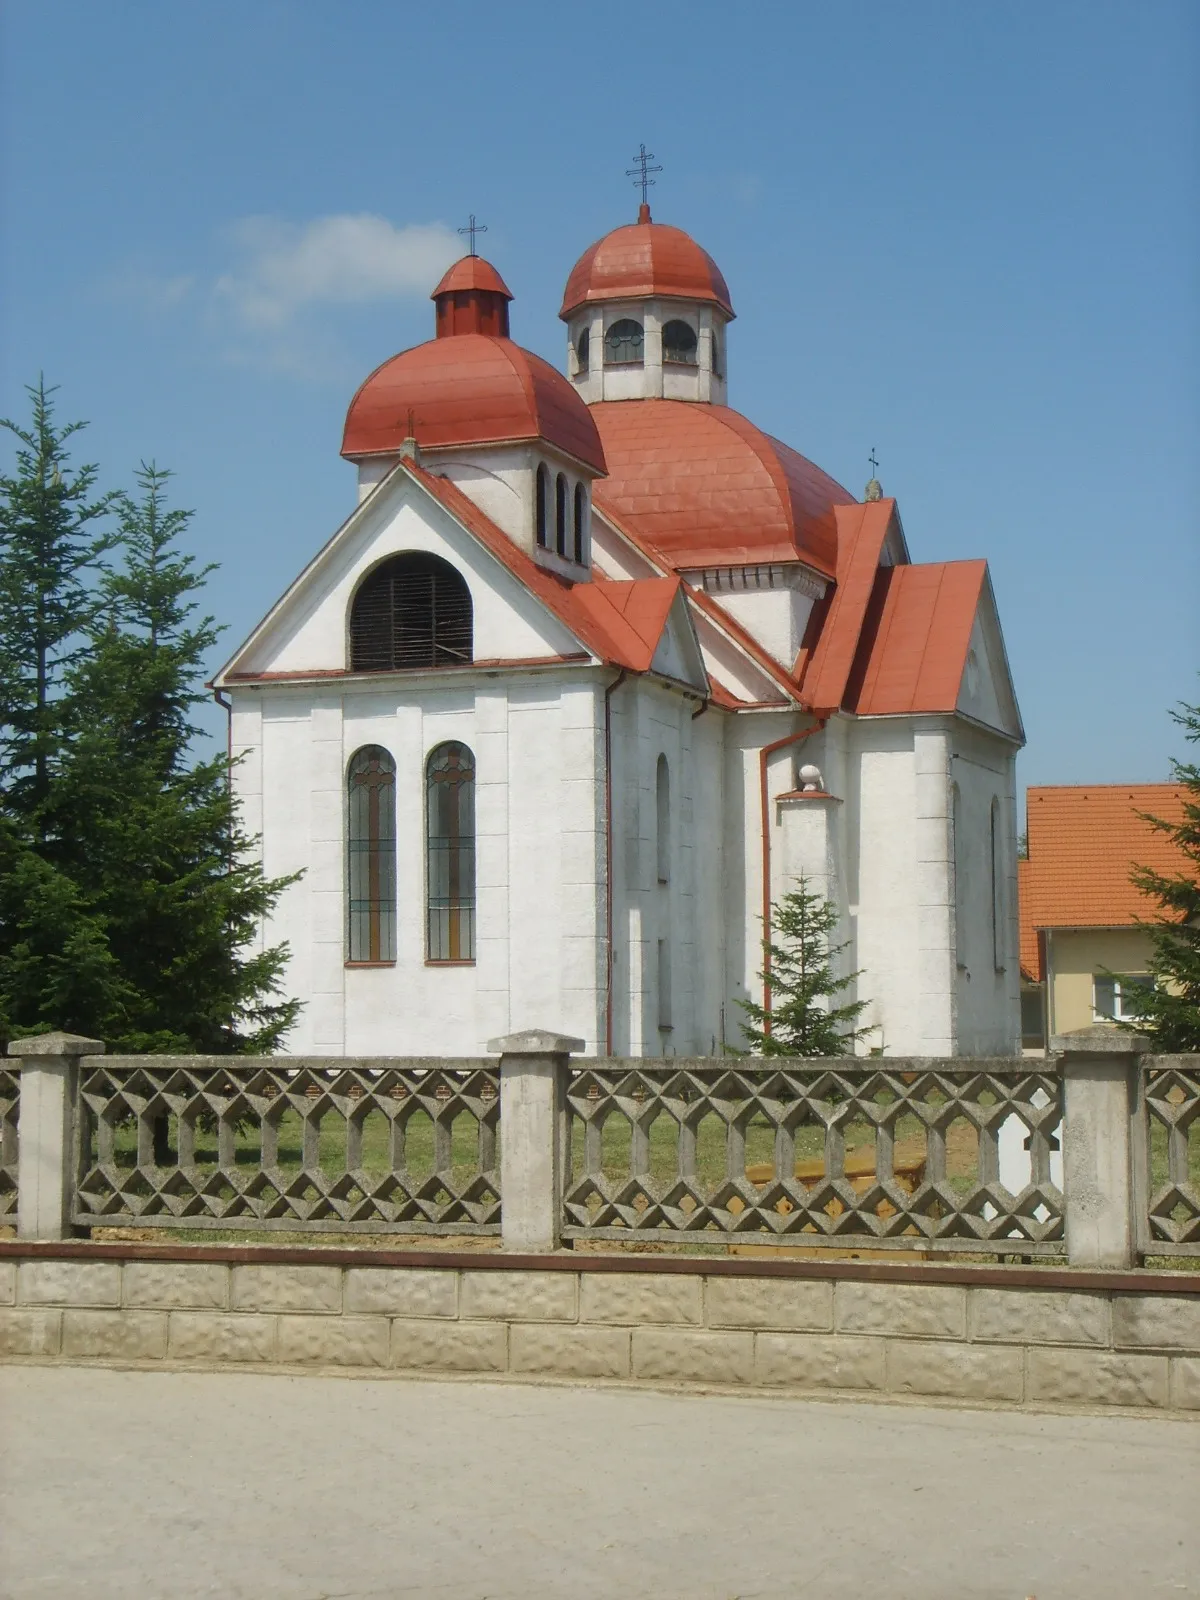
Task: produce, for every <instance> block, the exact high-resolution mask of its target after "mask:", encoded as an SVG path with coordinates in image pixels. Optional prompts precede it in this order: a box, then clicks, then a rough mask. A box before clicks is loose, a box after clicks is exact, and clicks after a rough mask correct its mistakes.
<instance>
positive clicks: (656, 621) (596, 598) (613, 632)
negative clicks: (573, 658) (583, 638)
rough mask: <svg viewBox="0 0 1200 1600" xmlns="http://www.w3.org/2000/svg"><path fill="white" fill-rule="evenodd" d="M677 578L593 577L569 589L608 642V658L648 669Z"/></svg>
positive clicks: (674, 593) (645, 670)
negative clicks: (614, 578)
mask: <svg viewBox="0 0 1200 1600" xmlns="http://www.w3.org/2000/svg"><path fill="white" fill-rule="evenodd" d="M679 588H680V584H679V579H678V578H635V579H632V580H622V581H618V582H615V583H613V582H610V581H609V580H608V579H606V578H593V580H592V582H591V583H581V584H580V585H579V586H578V587H577V588H576V589H574V590H572V592H571V599H572V602H573V603H574V604H575V605H577V606H579V607H580V608H581V609H582V610H583V611H584V612H585V613H586V614H587V616H588V617H589V618H590V619H591V622H592V624H593V626H594V627H595V628H596V630H597V633H598V634H599V635H601V636H603V637H604V638H606V639H608V640H609V641H610V647H609V648H610V651H611V659H612V660H614V661H616V660H617V659H618V657H619V658H620V660H621V665H623V666H629V667H633V668H634V669H635V670H636V671H638V672H647V671H649V669H650V664H651V662H652V661H653V660H654V652H655V651H656V650H657V649H658V642H659V640H660V639H661V638H662V632H663V629H664V628H665V627H666V623H667V617H668V615H669V613H670V610H671V606H672V603H673V602H674V599H675V596H676V595H677V594H678V593H679Z"/></svg>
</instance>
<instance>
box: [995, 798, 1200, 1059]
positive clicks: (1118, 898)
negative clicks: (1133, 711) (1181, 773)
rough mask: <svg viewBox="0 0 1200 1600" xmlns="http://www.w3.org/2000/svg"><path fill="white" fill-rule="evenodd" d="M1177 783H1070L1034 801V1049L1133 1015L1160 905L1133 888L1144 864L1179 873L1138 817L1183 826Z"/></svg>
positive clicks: (1026, 943)
mask: <svg viewBox="0 0 1200 1600" xmlns="http://www.w3.org/2000/svg"><path fill="white" fill-rule="evenodd" d="M1183 796H1184V791H1183V789H1182V788H1180V786H1179V785H1178V784H1173V783H1140V784H1128V783H1115V784H1088V785H1080V786H1075V785H1062V786H1059V787H1055V788H1047V789H1030V790H1029V791H1028V794H1027V802H1026V816H1027V826H1028V834H1027V838H1028V846H1029V848H1028V855H1027V857H1026V859H1024V860H1022V861H1021V862H1020V863H1019V864H1018V876H1019V882H1020V900H1021V1033H1022V1040H1023V1043H1024V1045H1025V1047H1026V1048H1027V1049H1040V1048H1041V1047H1042V1046H1043V1045H1044V1042H1045V1040H1046V1039H1047V1038H1048V1037H1049V1036H1051V1035H1053V1034H1061V1033H1073V1032H1075V1030H1076V1029H1078V1028H1090V1027H1092V1026H1093V1025H1094V1024H1095V1023H1105V1022H1108V1023H1114V1024H1115V1023H1116V1022H1118V1021H1121V1020H1122V1019H1125V1018H1127V1017H1128V1014H1129V998H1130V993H1131V991H1132V990H1133V989H1135V988H1136V987H1137V986H1138V985H1140V984H1146V983H1149V981H1150V980H1149V978H1148V977H1147V975H1146V969H1147V962H1148V958H1149V955H1150V934H1149V932H1148V931H1147V930H1146V929H1145V928H1142V927H1139V926H1138V922H1139V921H1143V922H1146V921H1152V920H1153V919H1154V917H1155V915H1156V911H1157V904H1156V902H1155V901H1152V900H1147V898H1146V897H1145V896H1144V895H1143V894H1142V893H1141V892H1140V891H1139V890H1138V889H1136V888H1135V887H1134V885H1133V884H1132V882H1131V881H1130V874H1131V873H1132V871H1133V869H1134V867H1135V866H1143V867H1151V868H1153V869H1154V870H1155V871H1158V872H1164V873H1167V872H1176V871H1178V870H1179V868H1180V866H1181V865H1182V862H1183V857H1182V856H1181V855H1180V854H1179V852H1178V851H1177V849H1176V848H1175V845H1174V844H1173V842H1172V841H1171V839H1170V838H1169V837H1168V836H1167V835H1166V834H1163V833H1161V832H1159V831H1158V830H1157V829H1155V828H1152V827H1151V826H1150V824H1149V823H1148V822H1145V821H1143V819H1142V816H1140V815H1139V813H1144V814H1148V815H1150V816H1155V817H1163V818H1165V819H1166V820H1167V821H1171V822H1174V821H1178V820H1181V819H1182V816H1183Z"/></svg>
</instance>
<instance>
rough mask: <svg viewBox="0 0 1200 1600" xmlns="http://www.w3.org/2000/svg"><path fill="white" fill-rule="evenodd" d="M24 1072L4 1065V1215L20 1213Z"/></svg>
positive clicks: (0, 1213) (0, 1147)
mask: <svg viewBox="0 0 1200 1600" xmlns="http://www.w3.org/2000/svg"><path fill="white" fill-rule="evenodd" d="M20 1098H21V1074H20V1073H19V1072H13V1071H12V1070H11V1069H10V1068H8V1067H0V1219H4V1218H7V1217H12V1218H14V1219H15V1218H16V1215H17V1110H18V1107H19V1106H20Z"/></svg>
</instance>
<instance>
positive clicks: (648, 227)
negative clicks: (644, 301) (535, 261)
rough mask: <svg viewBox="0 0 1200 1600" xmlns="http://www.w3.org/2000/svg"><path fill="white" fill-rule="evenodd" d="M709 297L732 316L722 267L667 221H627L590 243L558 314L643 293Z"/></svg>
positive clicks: (565, 315) (563, 315) (566, 314)
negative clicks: (585, 305) (627, 222)
mask: <svg viewBox="0 0 1200 1600" xmlns="http://www.w3.org/2000/svg"><path fill="white" fill-rule="evenodd" d="M651 295H654V296H658V297H662V298H666V299H675V300H708V301H710V302H711V303H712V304H713V305H718V306H720V307H721V310H722V311H724V313H725V315H726V316H727V317H732V316H733V304H732V302H731V301H730V298H729V289H728V287H727V285H726V283H725V279H724V278H723V277H722V276H721V269H720V268H719V267H718V266H717V264H716V262H715V261H714V260H713V258H712V257H711V256H710V255H709V253H708V251H707V250H702V249H701V248H700V246H699V245H698V244H697V243H696V241H695V240H694V239H693V238H692V237H691V235H690V234H686V233H684V231H683V229H682V228H672V227H670V226H669V225H668V224H667V223H663V222H651V221H650V217H649V213H648V212H647V214H646V220H645V221H644V222H631V223H629V224H628V225H627V226H626V227H623V228H614V229H613V231H612V232H611V233H606V234H605V235H604V237H603V239H597V241H596V243H595V244H593V245H590V246H589V247H588V249H586V250H585V251H584V252H583V254H582V255H581V256H580V258H579V260H578V261H577V262H576V263H575V265H574V266H573V267H572V268H571V276H570V277H569V278H568V279H567V287H566V291H565V292H564V294H563V303H562V309H561V311H560V312H559V316H560V317H568V316H570V314H571V312H572V311H574V310H576V309H577V308H578V307H579V306H581V305H584V304H586V303H587V302H588V301H594V300H631V299H639V298H642V297H644V296H645V297H648V296H651Z"/></svg>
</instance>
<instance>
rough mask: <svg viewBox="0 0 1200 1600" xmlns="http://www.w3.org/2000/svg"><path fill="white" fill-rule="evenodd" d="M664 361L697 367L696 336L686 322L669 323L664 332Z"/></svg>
mask: <svg viewBox="0 0 1200 1600" xmlns="http://www.w3.org/2000/svg"><path fill="white" fill-rule="evenodd" d="M662 351H663V360H664V361H676V362H682V363H683V364H684V365H685V366H689V367H694V366H695V365H696V335H695V333H694V331H693V330H692V329H691V328H690V327H689V326H688V324H687V323H686V322H678V321H676V322H668V323H667V325H666V327H665V328H664V329H663V331H662Z"/></svg>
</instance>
